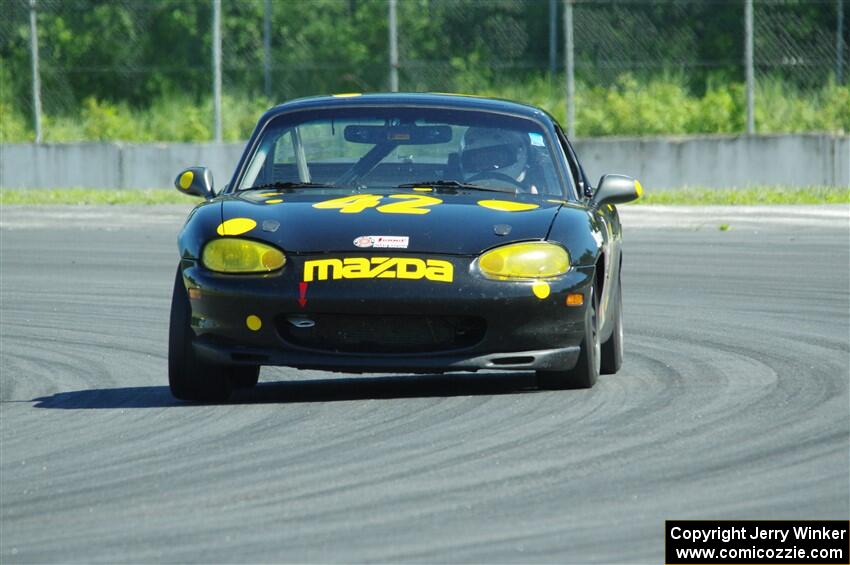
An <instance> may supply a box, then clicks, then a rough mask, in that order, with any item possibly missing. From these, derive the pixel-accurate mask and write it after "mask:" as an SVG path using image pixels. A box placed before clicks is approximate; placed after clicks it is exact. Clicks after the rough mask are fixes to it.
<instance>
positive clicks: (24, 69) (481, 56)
mask: <svg viewBox="0 0 850 565" xmlns="http://www.w3.org/2000/svg"><path fill="white" fill-rule="evenodd" d="M747 1H752V2H753V4H752V5H753V37H752V41H753V60H752V64H753V68H754V77H755V80H754V82H753V83H752V84H750V85H747V84H746V63H747V61H746V60H745V52H746V48H745V47H746V40H747V38H746V36H745V6H746V3H747ZM390 2H391V0H309V1H291V0H220V10H221V11H220V26H221V27H220V44H221V58H220V60H221V68H220V72H221V96H222V108H223V111H222V120H223V122H222V128H221V129H222V135H223V137H224V138H225V139H241V138H244V136H245V135H247V133H248V132H249V131H250V128H251V127H252V126H253V124H254V122H255V120H256V118H257V116H258V115H259V113H260V112H261V111H262V110H264V109H265V108H266V107H268V105H270V104H272V103H279V102H283V101H285V100H288V99H292V98H295V97H299V96H305V95H312V94H324V93H329V92H370V91H385V90H389V89H390V85H391V79H390V77H391V68H390V67H391V63H390V54H391V52H392V49H391V47H390V37H391V35H392V34H391V33H390V22H389V12H390V10H389V4H390ZM568 3H569V4H568ZM846 3H847V0H678V1H671V0H395V4H396V6H395V12H396V19H395V22H396V33H395V36H396V37H397V41H398V44H397V57H398V62H397V75H398V83H399V89H400V90H402V91H437V92H463V93H469V94H483V95H495V96H502V97H507V98H514V99H519V100H523V101H528V102H531V103H534V104H537V105H540V106H543V107H544V108H546V109H547V110H549V111H550V112H552V113H553V114H554V115H555V116H556V117H557V118H559V119H560V120H562V121H565V120H566V117H567V115H568V114H567V111H566V106H567V97H566V92H567V78H568V77H567V76H566V75H565V60H566V58H567V56H566V55H567V46H566V41H565V40H566V35H567V34H566V31H567V30H566V27H565V20H566V18H565V12H566V10H567V8H568V7H569V9H570V10H571V12H572V14H571V15H572V17H571V21H572V28H571V35H572V43H571V48H572V55H573V61H574V67H573V73H572V74H571V75H570V76H571V77H572V79H573V84H574V92H575V98H574V100H573V102H574V107H575V114H574V116H575V118H574V123H573V124H571V125H572V126H574V127H573V128H571V129H573V130H574V131H575V132H576V133H577V134H578V135H610V134H618V133H625V134H634V133H637V134H656V133H699V132H724V131H729V132H740V131H744V130H745V127H746V111H747V108H746V94H745V90H746V89H747V88H748V87H751V88H753V89H754V91H755V125H756V130H757V131H760V132H762V131H781V130H782V128H783V127H790V128H792V129H796V130H801V129H803V130H805V129H832V130H833V131H836V130H842V129H845V130H846V129H850V126H845V125H844V124H846V123H850V98H847V94H846V92H847V87H846V85H847V84H848V78H849V77H850V41H848V28H850V25H847V24H848V18H850V16H848V13H847V12H848V11H850V10H848V7H847V6H846ZM215 5H216V2H215V1H214V0H111V1H106V0H0V13H2V17H0V140H2V141H20V140H24V139H32V138H34V137H35V129H36V127H35V125H34V124H35V115H36V114H37V112H36V111H35V108H36V106H37V105H36V103H35V102H34V100H35V99H37V98H38V97H39V96H40V98H41V103H40V105H41V109H42V112H41V114H42V115H43V120H42V126H41V129H42V130H43V135H42V139H44V140H48V141H50V140H72V139H76V138H82V139H97V138H118V139H127V138H128V139H134V140H154V139H166V140H168V139H174V140H186V141H190V140H198V139H210V138H213V137H214V135H215V131H216V128H215V127H214V125H213V124H214V123H215V115H214V114H215V112H214V104H213V100H214V96H213V89H214V82H215V81H214V80H213V76H214V72H213V61H214V60H215V58H214V56H213V53H214V48H215V44H214V36H215V34H214V33H213V22H214V20H215V18H214V10H215ZM32 14H34V15H35V18H34V22H35V26H31V15H32ZM33 31H35V32H36V33H37V36H38V41H37V45H38V60H37V68H38V69H37V75H38V76H39V77H40V82H41V85H40V88H35V89H34V88H33V76H34V73H33V64H32V63H33V58H32V54H33V52H32V41H31V38H32V36H31V34H32V32H33ZM842 88H843V90H842ZM836 92H837V94H836ZM845 102H846V107H843V106H844V104H845ZM795 105H796V106H799V107H796V106H795ZM806 105H808V106H806ZM804 106H805V107H804ZM819 106H821V107H826V108H828V110H827V113H829V112H832V114H830V115H833V114H834V116H833V118H831V119H832V122H829V121H827V122H825V124H826V125H825V126H821V125H819V124H820V122H817V121H816V120H815V121H812V120H809V121H805V120H803V121H801V122H800V123H799V124H790V125H785V124H789V119H790V118H788V116H790V115H791V114H794V113H795V112H796V114H794V115H798V114H799V115H802V116H805V115H807V114H806V113H807V112H809V113H811V112H810V109H811V108H814V110H811V111H815V112H817V111H818V107H819ZM128 114H133V115H137V116H141V118H140V119H138V120H136V121H135V122H132V121H130V122H128V123H124V122H125V121H126V120H123V118H122V117H123V116H125V115H128ZM570 115H572V114H570ZM836 116H837V117H836ZM792 121H793V120H792ZM831 124H838V125H837V126H836V125H831Z"/></svg>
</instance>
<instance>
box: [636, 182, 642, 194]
mask: <svg viewBox="0 0 850 565" xmlns="http://www.w3.org/2000/svg"><path fill="white" fill-rule="evenodd" d="M635 192H636V193H637V195H638V198H640V197H641V196H643V186H641V184H640V181H639V180H636V181H635Z"/></svg>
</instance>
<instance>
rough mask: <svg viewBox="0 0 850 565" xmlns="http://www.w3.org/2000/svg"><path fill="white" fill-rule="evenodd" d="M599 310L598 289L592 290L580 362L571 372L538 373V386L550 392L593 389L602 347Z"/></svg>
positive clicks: (586, 314)
mask: <svg viewBox="0 0 850 565" xmlns="http://www.w3.org/2000/svg"><path fill="white" fill-rule="evenodd" d="M598 310H599V304H598V298H597V296H596V289H595V288H594V287H591V288H590V300H589V301H588V306H587V308H586V309H585V314H584V339H583V340H582V342H581V346H580V348H581V352H580V353H579V356H578V362H577V363H576V366H575V367H573V369H572V370H569V371H537V386H538V387H539V388H543V389H549V390H561V389H567V388H591V387H592V386H593V385H594V384H595V383H596V380H597V379H598V378H599V370H600V366H599V363H600V358H601V355H600V351H599V349H600V345H599V331H598V317H597V312H598Z"/></svg>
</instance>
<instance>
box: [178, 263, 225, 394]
mask: <svg viewBox="0 0 850 565" xmlns="http://www.w3.org/2000/svg"><path fill="white" fill-rule="evenodd" d="M191 317H192V310H191V307H190V306H189V296H188V295H187V293H186V287H185V286H184V285H183V275H182V273H181V272H180V269H177V277H176V278H175V280H174V293H173V295H172V298H171V324H170V328H169V332H168V386H169V388H171V394H173V395H174V396H175V397H176V398H179V399H180V400H191V401H196V402H222V401H225V400H227V399H228V398H229V397H230V390H231V382H230V379H231V374H232V370H231V369H230V368H229V367H223V366H220V365H214V364H212V363H207V362H205V361H202V360H200V359H198V357H197V355H196V354H195V350H194V348H193V347H192V339H193V338H194V336H195V332H193V331H192V326H191Z"/></svg>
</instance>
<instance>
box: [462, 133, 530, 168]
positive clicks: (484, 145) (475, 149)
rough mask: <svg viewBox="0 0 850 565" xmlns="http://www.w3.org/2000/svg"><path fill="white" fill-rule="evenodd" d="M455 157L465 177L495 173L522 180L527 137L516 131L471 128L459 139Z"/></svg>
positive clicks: (525, 161) (526, 159)
mask: <svg viewBox="0 0 850 565" xmlns="http://www.w3.org/2000/svg"><path fill="white" fill-rule="evenodd" d="M458 157H459V161H460V169H461V172H462V173H463V176H464V178H465V179H469V178H470V177H473V176H475V175H479V174H482V173H489V172H496V173H500V174H503V175H507V176H509V177H511V178H512V179H514V180H517V181H522V180H523V179H524V178H525V172H526V168H527V165H528V136H527V135H523V134H522V133H520V132H518V131H511V130H504V129H498V128H484V127H471V128H469V129H467V130H466V133H464V134H463V138H461V140H460V152H459V155H458Z"/></svg>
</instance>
